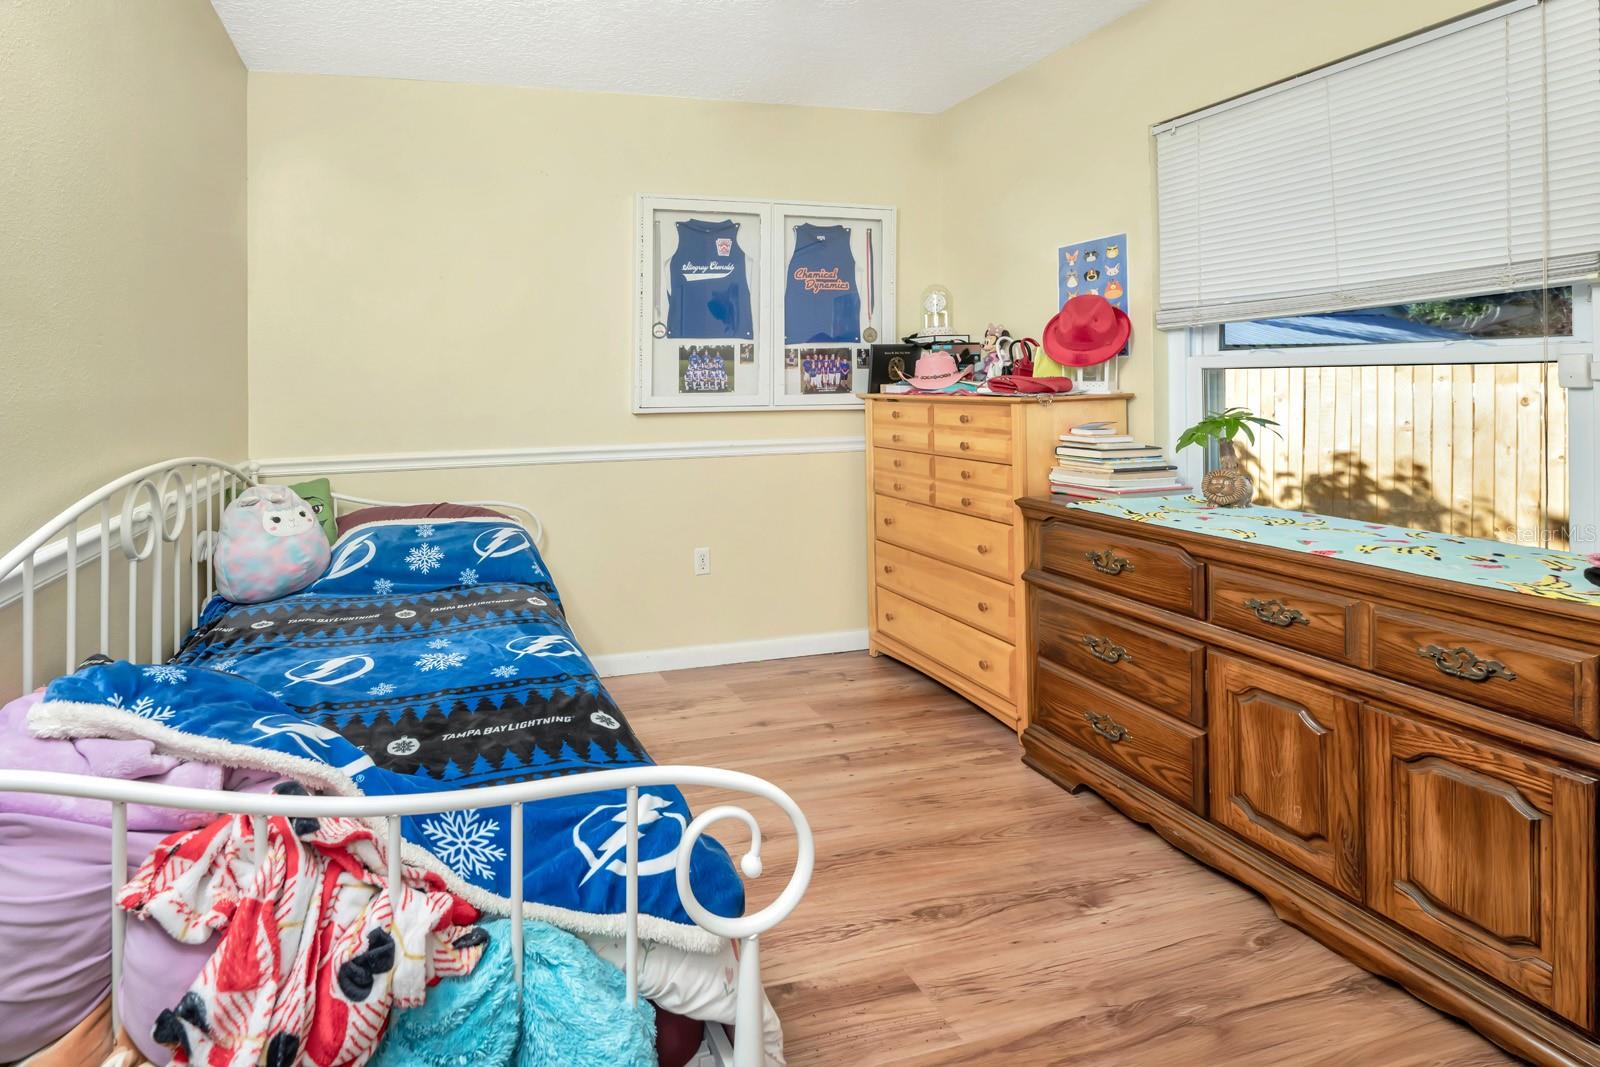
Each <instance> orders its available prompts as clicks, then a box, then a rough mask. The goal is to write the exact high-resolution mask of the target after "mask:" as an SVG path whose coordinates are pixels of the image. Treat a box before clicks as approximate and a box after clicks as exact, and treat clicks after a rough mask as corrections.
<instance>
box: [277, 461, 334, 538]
mask: <svg viewBox="0 0 1600 1067" xmlns="http://www.w3.org/2000/svg"><path fill="white" fill-rule="evenodd" d="M289 490H290V491H291V492H292V493H294V495H295V496H297V497H299V498H300V499H301V500H304V501H305V502H306V503H307V504H310V505H311V510H312V511H314V512H316V514H317V522H318V523H319V524H321V526H322V532H323V534H324V535H326V537H327V538H328V543H329V544H330V545H331V544H333V543H334V542H335V541H337V540H339V522H338V520H337V519H336V518H334V514H333V486H332V485H329V484H328V479H326V478H314V479H312V480H311V481H309V482H296V483H295V484H293V485H291V486H290V487H289Z"/></svg>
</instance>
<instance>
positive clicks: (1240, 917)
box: [607, 652, 1512, 1067]
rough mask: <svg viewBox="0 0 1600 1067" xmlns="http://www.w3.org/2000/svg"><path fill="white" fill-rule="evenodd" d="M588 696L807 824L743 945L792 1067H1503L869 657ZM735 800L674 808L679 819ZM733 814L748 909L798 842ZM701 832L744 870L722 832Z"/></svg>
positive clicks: (1239, 890) (1441, 1020)
mask: <svg viewBox="0 0 1600 1067" xmlns="http://www.w3.org/2000/svg"><path fill="white" fill-rule="evenodd" d="M607 684H608V686H609V687H610V689H611V691H612V693H613V694H614V695H615V696H616V698H617V700H618V702H619V703H620V704H621V705H622V707H623V708H624V709H625V710H626V711H627V713H628V716H629V718H630V719H631V720H632V722H633V724H634V726H635V728H636V729H637V730H638V732H639V735H640V737H641V738H642V739H643V740H644V742H645V744H646V745H647V746H648V747H649V749H650V752H651V754H652V755H653V756H654V757H655V759H656V760H657V761H658V762H661V763H693V764H703V765H710V766H717V767H726V768H730V769H734V770H742V771H748V772H750V773H752V774H755V775H759V776H761V777H763V778H766V779H767V780H769V781H771V782H772V783H774V784H775V785H777V786H779V787H780V788H782V789H784V790H785V791H787V792H788V793H789V794H790V795H791V796H793V797H794V798H795V800H797V801H798V802H799V804H800V806H801V808H802V810H803V811H804V812H805V813H806V815H807V817H808V819H809V820H810V822H811V826H812V830H813V832H814V834H815V839H816V849H817V863H816V872H815V874H814V876H813V878H812V881H811V887H810V889H809V890H808V892H807V893H806V896H805V898H804V900H803V901H802V902H801V904H800V907H799V908H798V909H797V910H796V911H795V913H794V914H793V915H791V916H790V917H789V918H788V919H786V920H785V921H784V922H783V923H782V924H780V925H779V926H778V927H777V928H776V930H774V931H773V932H772V933H771V934H768V935H766V936H765V937H763V939H762V945H763V948H762V962H763V968H764V974H765V979H766V985H767V991H768V994H769V996H770V997H771V998H772V1001H773V1003H774V1005H775V1006H776V1007H777V1010H778V1013H779V1015H780V1016H781V1017H782V1018H783V1023H784V1033H785V1041H786V1047H787V1052H788V1056H789V1063H790V1064H791V1065H792V1067H812V1065H823V1064H826V1065H832V1064H840V1065H846V1064H848V1065H852V1067H855V1065H862V1064H894V1065H900V1067H931V1065H945V1064H963V1065H970V1064H1017V1065H1033V1064H1057V1063H1060V1064H1067V1063H1070V1064H1105V1065H1133V1064H1164V1065H1170V1064H1183V1065H1187V1064H1296V1065H1300V1064H1341V1065H1351V1064H1383V1065H1384V1067H1401V1065H1408V1064H1450V1065H1452V1067H1467V1065H1475V1064H1501V1063H1508V1062H1512V1061H1510V1060H1508V1059H1507V1057H1506V1056H1504V1055H1503V1054H1502V1053H1500V1052H1499V1051H1498V1050H1497V1049H1496V1048H1494V1046H1492V1045H1490V1044H1488V1043H1487V1042H1485V1041H1484V1040H1483V1039H1481V1038H1479V1037H1478V1036H1477V1035H1476V1034H1474V1033H1473V1032H1472V1031H1471V1030H1468V1029H1467V1028H1466V1027H1464V1026H1462V1025H1460V1024H1458V1023H1456V1022H1455V1021H1453V1020H1451V1019H1449V1018H1448V1017H1446V1016H1444V1015H1441V1014H1439V1013H1438V1012H1436V1011H1434V1010H1433V1009H1431V1008H1429V1007H1427V1006H1426V1005H1424V1004H1422V1003H1421V1002H1420V1001H1417V1000H1414V999H1413V998H1412V997H1410V996H1409V995H1408V994H1406V993H1405V992H1403V991H1402V990H1400V989H1399V988H1398V987H1396V986H1394V985H1391V984H1389V983H1388V982H1385V981H1383V980H1382V979H1379V978H1376V977H1374V976H1372V975H1370V974H1368V973H1367V972H1365V971H1363V970H1361V969H1359V968H1357V967H1356V966H1355V965H1353V964H1351V963H1348V962H1346V961H1345V960H1343V959H1341V958H1340V957H1338V956H1336V955H1334V954H1333V953H1332V952H1330V951H1328V950H1327V949H1325V948H1323V947H1322V946H1321V945H1319V944H1317V943H1316V942H1315V941H1313V940H1311V939H1310V938H1309V937H1306V936H1305V935H1304V934H1301V933H1300V932H1298V931H1297V930H1294V929H1293V928H1291V927H1289V926H1287V925H1285V924H1283V923H1281V922H1279V921H1278V919H1277V918H1276V917H1275V916H1274V915H1273V914H1272V911H1271V909H1269V908H1268V907H1267V905H1266V904H1265V903H1264V902H1263V901H1262V900H1261V899H1260V898H1259V897H1257V896H1256V895H1255V894H1254V893H1252V892H1250V891H1249V890H1247V889H1245V888H1243V887H1242V886H1240V885H1238V884H1237V883H1235V882H1233V881H1231V880H1230V879H1228V878H1225V877H1223V876H1222V875H1220V874H1217V873H1216V872H1214V871H1212V870H1210V869H1209V868H1206V867H1203V866H1201V865H1200V864H1198V863H1196V862H1194V861H1193V860H1191V859H1189V858H1188V857H1187V856H1185V855H1184V854H1183V853H1181V852H1179V851H1178V850H1176V849H1174V848H1173V847H1171V846H1170V845H1168V844H1167V843H1166V842H1165V841H1163V840H1162V839H1161V838H1160V837H1158V836H1157V835H1156V834H1154V833H1152V832H1150V831H1149V830H1147V829H1145V828H1143V827H1141V826H1138V825H1136V824H1135V823H1133V822H1130V821H1129V820H1127V819H1126V818H1124V817H1123V816H1121V815H1120V814H1118V813H1117V812H1116V811H1114V810H1113V809H1112V808H1110V807H1109V806H1108V805H1107V804H1106V803H1105V802H1103V801H1102V800H1100V799H1099V798H1098V797H1097V796H1095V795H1094V794H1093V793H1091V792H1087V791H1085V792H1083V793H1081V794H1079V795H1077V796H1072V795H1069V794H1068V793H1066V792H1064V791H1062V790H1061V789H1058V788H1057V787H1056V786H1055V785H1053V784H1051V783H1050V782H1048V781H1046V780H1045V779H1044V778H1042V777H1040V776H1039V775H1037V774H1035V773H1034V772H1033V771H1031V770H1029V769H1028V768H1026V767H1024V766H1023V765H1022V763H1021V761H1020V750H1019V748H1018V746H1017V741H1016V736H1015V735H1014V734H1013V733H1012V732H1011V731H1010V730H1008V729H1007V728H1006V727H1004V726H1003V725H1001V724H1000V723H999V722H996V721H995V720H994V719H992V718H990V717H989V716H988V715H986V714H984V713H983V712H982V711H979V710H978V709H977V708H975V707H973V706H972V705H971V704H969V703H967V702H966V701H965V700H963V699H962V698H960V697H958V696H956V695H955V694H953V693H951V692H950V691H949V690H947V689H945V688H943V687H942V686H940V685H938V684H937V683H934V682H931V681H929V680H928V679H926V678H924V677H923V676H922V675H920V674H917V673H916V672H914V671H912V670H910V669H909V668H907V667H904V666H902V665H900V664H898V663H896V662H894V661H893V660H890V659H889V658H887V657H883V658H878V659H873V658H870V657H869V656H868V655H867V654H866V653H864V652H862V653H853V654H844V655H835V656H815V657H810V658H807V659H792V660H780V661H774V662H769V663H756V664H743V665H738V666H731V667H709V668H703V669H699V670H689V671H674V672H670V673H663V674H644V675H634V676H630V677H626V678H614V679H610V680H609V681H608V683H607ZM737 800H738V798H737V797H736V796H734V795H730V794H725V793H720V792H717V791H711V790H691V791H690V802H691V803H692V804H693V805H694V806H695V808H696V810H704V809H705V808H706V807H707V806H708V805H709V804H710V803H720V802H725V801H737ZM751 811H752V812H753V813H754V814H755V815H756V816H757V817H758V818H759V819H760V820H761V823H762V828H763V831H764V832H765V833H766V834H767V837H766V841H765V844H764V847H763V858H764V860H765V861H766V868H767V871H766V874H765V876H764V877H762V878H761V879H759V880H757V881H755V882H753V883H750V886H749V888H750V894H751V903H752V905H753V906H755V905H764V904H765V903H767V902H768V901H770V900H771V899H772V897H773V896H774V895H775V894H776V893H777V892H778V891H779V890H780V889H781V887H782V886H783V884H784V882H785V881H786V880H787V878H788V876H789V873H790V872H791V871H792V869H793V856H794V835H793V833H792V831H791V830H790V829H789V826H788V822H787V820H786V819H784V818H783V816H782V815H781V814H780V813H778V812H777V811H776V810H775V809H773V808H772V807H770V806H769V805H766V804H764V803H761V802H756V803H755V804H753V805H751ZM714 832H715V833H716V834H717V835H718V836H719V837H720V838H721V839H722V840H723V841H724V843H726V844H728V845H729V846H730V851H732V852H734V853H735V854H736V855H737V854H739V853H740V852H742V851H743V849H744V847H745V840H746V838H745V831H744V830H743V828H742V827H740V826H739V825H738V824H737V823H731V822H730V823H722V824H719V825H718V826H717V828H716V829H715V831H714Z"/></svg>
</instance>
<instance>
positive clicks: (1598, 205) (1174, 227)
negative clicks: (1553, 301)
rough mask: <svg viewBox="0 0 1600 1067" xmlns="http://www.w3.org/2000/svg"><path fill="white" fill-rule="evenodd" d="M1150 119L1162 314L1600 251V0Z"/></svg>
mask: <svg viewBox="0 0 1600 1067" xmlns="http://www.w3.org/2000/svg"><path fill="white" fill-rule="evenodd" d="M1153 132H1154V136H1155V143H1156V166H1157V185H1158V198H1159V210H1160V219H1159V222H1160V262H1161V285H1160V294H1161V307H1160V310H1159V312H1158V314H1157V316H1156V322H1157V325H1159V326H1162V327H1164V328H1177V327H1184V326H1196V325H1203V324H1210V323H1217V322H1227V321H1235V320H1241V319H1255V318H1266V317H1272V316H1283V315H1301V314H1309V313H1315V312H1326V311H1337V310H1345V309H1352V308H1363V307H1373V306H1376V305H1382V304H1391V303H1397V302H1402V301H1412V300H1430V299H1442V298H1446V297H1453V296H1465V295H1473V294H1479V293H1490V292H1497V291H1504V290H1512V289H1528V288H1538V287H1541V286H1543V285H1555V284H1561V283H1564V282H1572V281H1577V280H1581V279H1585V278H1588V277H1590V276H1592V275H1593V274H1594V273H1595V272H1596V270H1597V269H1600V0H1514V2H1512V3H1508V4H1504V5H1501V6H1499V7H1496V8H1491V9H1488V10H1486V11H1483V12H1479V13H1478V14H1476V15H1472V16H1468V17H1467V18H1464V19H1461V20H1459V21H1457V22H1453V23H1450V24H1448V25H1445V26H1442V27H1439V28H1437V29H1434V30H1430V31H1427V32H1425V33H1422V34H1419V35H1417V36H1415V37H1411V38H1408V39H1406V40H1403V41H1400V42H1397V43H1395V44H1392V45H1388V46H1386V47H1383V48H1380V49H1377V50H1374V51H1373V52H1370V53H1366V54H1364V55H1361V56H1357V57H1355V58H1352V59H1349V60H1345V61H1343V62H1340V63H1336V64H1334V65H1332V66H1329V67H1326V68H1323V69H1322V70H1318V71H1314V72H1312V73H1310V74H1306V75H1303V76H1301V77H1299V78H1295V79H1293V80H1291V81H1288V82H1284V83H1282V84H1280V85H1276V86H1273V87H1271V88H1268V89H1264V90H1262V91H1260V92H1257V93H1254V94H1251V95H1249V96H1246V97H1241V98H1239V99H1237V100H1233V101H1229V102H1227V103H1225V104H1220V105H1217V106H1216V107H1213V108H1208V109H1206V110H1204V111H1200V112H1196V113H1195V114H1193V115H1189V116H1185V117H1183V118H1180V119H1176V120H1174V121H1172V122H1169V123H1164V124H1162V125H1160V126H1157V127H1156V128H1155V130H1154V131H1153Z"/></svg>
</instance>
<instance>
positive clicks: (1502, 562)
mask: <svg viewBox="0 0 1600 1067" xmlns="http://www.w3.org/2000/svg"><path fill="white" fill-rule="evenodd" d="M1066 506H1067V507H1071V508H1075V509H1078V510H1081V511H1092V512H1098V513H1099V514H1102V515H1115V516H1117V517H1119V518H1124V519H1131V520H1132V521H1134V522H1141V523H1148V524H1150V525H1152V526H1162V527H1168V528H1171V529H1174V530H1188V531H1190V532H1193V533H1200V534H1206V535H1208V536H1211V537H1222V538H1227V539H1228V540H1232V541H1246V542H1249V543H1250V544H1256V545H1268V546H1270V547H1272V548H1282V549H1287V550H1289V551H1291V552H1305V553H1309V554H1311V555H1317V556H1329V557H1333V558H1336V559H1343V560H1349V561H1350V562H1352V563H1364V564H1368V565H1370V566H1373V567H1384V568H1387V569H1389V570H1397V571H1405V572H1406V573H1407V574H1419V575H1424V576H1426V577H1430V578H1440V579H1443V580H1445V581H1451V582H1464V583H1466V584H1468V585H1481V586H1488V587H1489V588H1492V589H1501V590H1510V591H1512V592H1515V593H1523V594H1525V595H1528V596H1536V597H1543V598H1545V599H1548V600H1563V601H1570V602H1572V603H1575V604H1592V605H1595V606H1600V588H1596V587H1594V586H1592V585H1590V584H1589V583H1588V582H1587V581H1585V580H1584V577H1583V571H1584V568H1585V567H1587V566H1589V561H1588V557H1586V556H1582V555H1579V554H1578V553H1575V552H1563V551H1560V550H1556V549H1544V548H1538V547H1535V546H1531V545H1516V544H1510V543H1507V542H1504V541H1489V540H1485V539H1484V538H1481V537H1462V536H1460V535H1457V534H1444V533H1433V532H1431V531H1428V530H1411V529H1407V528H1405V527H1403V526H1389V525H1386V524H1384V523H1376V522H1363V521H1361V520H1359V519H1339V518H1333V517H1330V516H1327V515H1316V514H1313V513H1311V512H1302V511H1284V510H1281V509H1279V508H1264V507H1256V506H1254V505H1247V506H1245V507H1239V508H1218V507H1213V506H1212V505H1211V504H1208V503H1207V502H1206V500H1205V498H1204V497H1199V496H1163V497H1145V498H1141V499H1139V500H1136V501H1115V500H1088V501H1079V502H1076V503H1072V504H1068V505H1066Z"/></svg>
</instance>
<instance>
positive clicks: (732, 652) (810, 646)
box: [591, 630, 867, 678]
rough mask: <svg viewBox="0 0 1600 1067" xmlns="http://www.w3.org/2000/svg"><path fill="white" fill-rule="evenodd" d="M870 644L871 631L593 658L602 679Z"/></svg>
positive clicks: (816, 653) (847, 649)
mask: <svg viewBox="0 0 1600 1067" xmlns="http://www.w3.org/2000/svg"><path fill="white" fill-rule="evenodd" d="M866 647H867V631H865V630H835V631H833V632H832V633H820V634H796V635H795V636H793V637H773V638H768V639H766V640H763V641H729V642H727V643H726V644H721V645H683V646H681V647H679V648H657V649H651V650H648V651H645V652H614V653H612V654H610V655H606V656H594V657H591V658H592V659H593V661H594V666H595V670H597V671H598V672H599V673H600V677H602V678H612V677H615V676H617V675H620V674H650V673H653V672H655V671H681V670H684V669H686V668H689V667H720V666H723V665H724V664H728V663H757V662H759V661H761V660H768V659H793V658H794V657H796V656H821V655H825V654H827V653H830V652H860V651H862V650H863V649H865V648H866Z"/></svg>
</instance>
